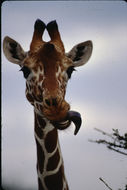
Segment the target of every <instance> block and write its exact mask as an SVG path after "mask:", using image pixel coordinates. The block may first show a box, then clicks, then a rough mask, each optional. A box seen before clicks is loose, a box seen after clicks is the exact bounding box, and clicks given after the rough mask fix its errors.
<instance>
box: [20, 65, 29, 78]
mask: <svg viewBox="0 0 127 190" xmlns="http://www.w3.org/2000/svg"><path fill="white" fill-rule="evenodd" d="M20 71H22V72H23V75H24V78H25V79H27V78H28V76H29V74H30V73H31V70H30V69H29V68H28V67H26V66H23V67H22V68H21V69H20Z"/></svg>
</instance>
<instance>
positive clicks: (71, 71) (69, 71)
mask: <svg viewBox="0 0 127 190" xmlns="http://www.w3.org/2000/svg"><path fill="white" fill-rule="evenodd" d="M73 71H75V68H74V66H71V67H69V68H68V69H67V75H68V78H69V79H70V78H71V75H72V73H73Z"/></svg>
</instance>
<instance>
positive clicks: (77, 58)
mask: <svg viewBox="0 0 127 190" xmlns="http://www.w3.org/2000/svg"><path fill="white" fill-rule="evenodd" d="M92 49H93V45H92V42H91V41H86V42H82V43H80V44H77V45H75V46H74V47H73V48H72V49H71V51H69V52H68V53H67V54H66V55H67V57H69V58H70V59H72V61H73V63H74V67H78V66H81V65H84V64H85V63H86V62H87V61H88V60H89V58H90V57H91V54H92Z"/></svg>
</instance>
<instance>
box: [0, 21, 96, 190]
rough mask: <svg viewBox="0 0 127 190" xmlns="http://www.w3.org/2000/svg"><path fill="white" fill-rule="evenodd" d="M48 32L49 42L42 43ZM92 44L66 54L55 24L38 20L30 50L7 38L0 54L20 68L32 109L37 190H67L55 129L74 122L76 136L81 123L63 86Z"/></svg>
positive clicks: (82, 61) (89, 50)
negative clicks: (45, 32)
mask: <svg viewBox="0 0 127 190" xmlns="http://www.w3.org/2000/svg"><path fill="white" fill-rule="evenodd" d="M45 30H47V31H48V34H49V36H50V39H51V40H50V41H48V42H45V41H44V40H43V33H44V31H45ZM92 48H93V47H92V42H91V41H86V42H82V43H79V44H77V45H75V46H74V47H73V48H72V49H71V51H70V52H68V53H66V52H65V49H64V44H63V42H62V40H61V36H60V33H59V29H58V25H57V22H56V21H51V22H49V23H48V24H47V25H46V24H45V23H44V22H43V21H41V20H40V19H37V20H36V22H35V24H34V33H33V38H32V42H31V44H30V50H29V51H27V52H25V51H24V50H23V48H22V47H21V45H20V44H19V43H18V42H16V41H15V40H13V39H12V38H10V37H8V36H6V37H5V38H4V41H3V51H4V54H5V56H6V58H7V59H8V60H9V61H10V62H12V63H15V64H18V65H19V66H20V67H21V71H22V72H23V74H24V77H25V79H26V98H27V99H28V101H29V102H30V103H31V104H32V106H33V107H34V114H35V140H36V145H37V173H38V189H39V190H68V185H67V181H66V178H65V175H64V166H63V159H62V154H61V150H60V145H59V140H58V134H57V129H60V130H64V129H66V128H68V127H69V126H70V124H71V122H73V123H74V124H75V132H74V134H75V135H76V134H77V133H78V131H79V129H80V126H81V123H82V120H81V115H80V113H78V112H76V111H72V110H70V105H69V104H68V103H67V102H66V100H65V94H66V86H67V82H68V80H69V79H70V78H71V75H72V73H73V71H74V70H75V69H74V68H75V67H78V66H82V65H84V64H85V63H86V62H87V61H88V60H89V58H90V56H91V54H92Z"/></svg>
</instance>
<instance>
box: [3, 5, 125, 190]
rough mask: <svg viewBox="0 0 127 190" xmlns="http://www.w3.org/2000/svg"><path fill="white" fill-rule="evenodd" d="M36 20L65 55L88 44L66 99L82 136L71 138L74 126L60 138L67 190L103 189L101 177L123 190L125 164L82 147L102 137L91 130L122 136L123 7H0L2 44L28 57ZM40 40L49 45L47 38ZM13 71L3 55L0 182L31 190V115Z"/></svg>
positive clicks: (91, 145) (122, 159)
mask: <svg viewBox="0 0 127 190" xmlns="http://www.w3.org/2000/svg"><path fill="white" fill-rule="evenodd" d="M37 18H39V19H41V20H43V21H44V22H45V23H48V22H50V21H51V20H56V21H57V23H58V26H59V30H60V33H61V37H62V40H63V42H64V45H65V49H66V52H68V51H69V50H70V49H71V48H72V47H73V46H74V45H76V44H77V43H80V42H83V41H87V40H91V41H92V42H93V53H92V56H91V58H90V60H89V61H88V63H87V64H86V65H84V66H82V67H80V68H77V71H76V72H74V74H73V76H72V78H71V80H70V81H69V82H68V87H67V92H66V100H67V101H68V102H69V103H70V105H71V109H72V110H76V111H79V112H80V113H81V115H82V120H83V124H82V127H81V130H80V132H79V134H78V135H77V136H74V135H73V132H74V128H73V126H72V127H70V128H69V129H68V130H66V131H64V132H59V137H60V144H61V149H62V153H63V157H64V164H65V171H66V177H67V179H68V183H69V187H70V190H77V189H78V190H84V189H87V190H91V189H93V188H94V189H96V190H106V189H107V188H106V187H105V185H104V184H103V183H102V182H101V181H100V180H99V178H100V177H102V178H103V179H105V180H106V182H108V184H109V185H110V186H111V187H112V189H113V190H117V189H118V188H122V189H123V188H124V186H125V184H127V159H126V157H125V156H124V155H121V154H118V153H115V152H112V151H109V150H107V149H106V147H104V146H103V145H97V144H94V143H90V142H89V141H88V140H89V139H99V138H103V136H102V135H100V134H98V132H96V131H95V130H94V128H99V129H102V130H104V131H107V132H109V133H111V132H112V128H115V129H116V128H117V129H119V131H120V133H121V134H124V133H125V132H126V131H127V52H126V50H127V3H126V2H124V1H15V2H14V1H5V2H4V3H3V4H2V19H1V24H2V41H3V39H4V37H5V36H6V35H7V36H10V37H11V38H13V39H15V40H16V41H18V42H19V43H20V44H21V46H22V47H23V48H24V50H25V51H28V50H29V45H30V42H31V39H32V35H33V26H34V23H35V21H36V19H37ZM44 39H45V40H46V41H48V40H49V37H48V35H47V33H46V32H45V33H44ZM1 47H2V46H1ZM19 69H20V68H19V67H18V66H17V65H15V64H12V63H10V62H8V61H7V59H6V58H5V57H4V55H3V51H2V180H3V186H4V187H9V189H11V188H12V187H13V190H14V187H15V188H16V190H24V189H27V190H29V189H30V190H37V174H36V146H35V141H34V118H33V108H32V106H31V105H30V104H29V102H27V100H26V98H25V80H24V78H23V76H22V73H21V72H19Z"/></svg>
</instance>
